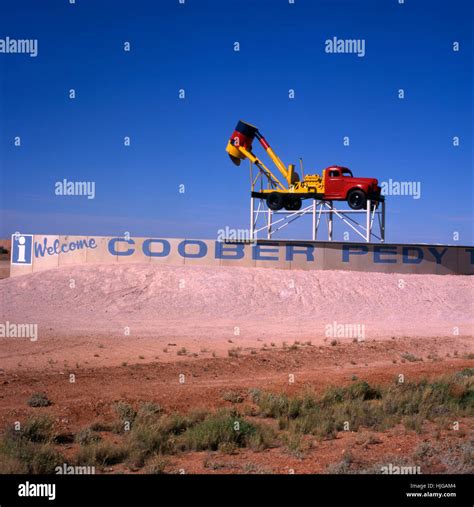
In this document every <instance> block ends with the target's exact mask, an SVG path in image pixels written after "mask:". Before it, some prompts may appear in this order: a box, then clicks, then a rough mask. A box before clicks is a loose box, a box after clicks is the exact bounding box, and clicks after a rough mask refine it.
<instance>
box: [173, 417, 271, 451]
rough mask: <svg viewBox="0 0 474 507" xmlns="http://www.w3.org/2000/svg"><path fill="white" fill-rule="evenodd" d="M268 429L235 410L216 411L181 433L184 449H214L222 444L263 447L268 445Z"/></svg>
mask: <svg viewBox="0 0 474 507" xmlns="http://www.w3.org/2000/svg"><path fill="white" fill-rule="evenodd" d="M269 435H270V430H268V431H267V430H266V428H265V429H264V428H263V427H261V426H257V425H255V424H253V423H250V422H248V421H246V420H245V419H243V418H242V417H241V416H239V415H238V414H236V413H235V412H227V411H222V410H220V411H218V412H217V413H215V414H211V415H209V416H208V417H207V418H206V419H204V421H202V422H200V423H198V424H196V425H195V426H192V427H190V428H188V429H187V431H186V432H185V433H184V434H183V441H182V442H183V445H184V447H185V449H187V450H192V451H204V450H211V451H216V450H217V449H219V446H221V445H223V444H226V445H227V444H234V445H235V446H236V447H251V448H253V449H264V448H266V447H268V446H269V445H270V443H269Z"/></svg>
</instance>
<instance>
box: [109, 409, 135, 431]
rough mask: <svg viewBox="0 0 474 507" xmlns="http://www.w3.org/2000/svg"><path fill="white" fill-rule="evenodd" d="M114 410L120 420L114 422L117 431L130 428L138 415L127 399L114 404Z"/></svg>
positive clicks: (114, 428)
mask: <svg viewBox="0 0 474 507" xmlns="http://www.w3.org/2000/svg"><path fill="white" fill-rule="evenodd" d="M113 408H114V411H115V413H116V414H117V417H118V422H117V423H116V424H114V427H113V430H114V431H115V432H116V433H121V432H123V431H125V430H129V429H130V428H131V427H132V425H133V423H134V421H135V418H136V416H137V412H136V411H135V409H134V408H133V407H132V405H130V403H127V402H125V401H118V402H116V403H114V405H113Z"/></svg>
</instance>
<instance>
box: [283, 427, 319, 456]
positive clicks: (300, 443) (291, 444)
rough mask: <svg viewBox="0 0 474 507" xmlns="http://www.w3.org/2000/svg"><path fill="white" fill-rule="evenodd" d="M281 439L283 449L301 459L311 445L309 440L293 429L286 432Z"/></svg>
mask: <svg viewBox="0 0 474 507" xmlns="http://www.w3.org/2000/svg"><path fill="white" fill-rule="evenodd" d="M282 440H283V443H284V445H285V451H286V452H287V453H288V454H291V455H292V456H295V457H296V458H298V459H302V458H303V457H304V455H305V454H306V452H307V451H308V450H309V449H311V447H312V443H311V441H310V440H307V439H305V437H304V436H303V435H302V434H300V433H295V432H293V431H290V432H289V433H286V434H285V435H284V436H283V439H282Z"/></svg>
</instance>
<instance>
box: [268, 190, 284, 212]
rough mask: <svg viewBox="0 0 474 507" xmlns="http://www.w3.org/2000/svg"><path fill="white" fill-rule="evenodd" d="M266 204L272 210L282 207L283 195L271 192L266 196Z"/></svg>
mask: <svg viewBox="0 0 474 507" xmlns="http://www.w3.org/2000/svg"><path fill="white" fill-rule="evenodd" d="M267 206H268V207H269V208H270V209H271V210H273V211H278V210H281V208H283V196H282V195H281V194H279V193H278V192H272V193H271V194H269V195H268V197H267Z"/></svg>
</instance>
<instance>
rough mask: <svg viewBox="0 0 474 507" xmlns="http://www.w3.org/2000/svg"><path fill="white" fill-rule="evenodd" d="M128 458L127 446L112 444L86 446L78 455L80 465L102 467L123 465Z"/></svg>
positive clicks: (77, 460) (101, 443)
mask: <svg viewBox="0 0 474 507" xmlns="http://www.w3.org/2000/svg"><path fill="white" fill-rule="evenodd" d="M127 456H128V449H127V448H126V447H125V446H121V445H114V444H112V443H110V442H99V443H94V444H89V445H85V446H84V447H81V448H80V449H79V452H78V453H77V455H76V463H77V464H78V465H88V466H93V465H97V466H100V467H103V466H108V465H115V464H117V463H122V462H123V461H124V460H125V459H126V458H127Z"/></svg>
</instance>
